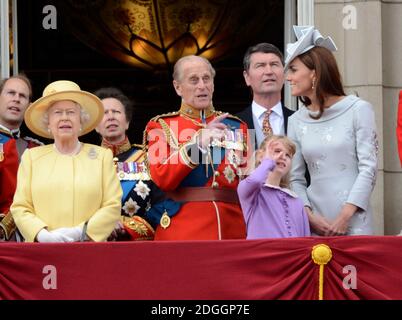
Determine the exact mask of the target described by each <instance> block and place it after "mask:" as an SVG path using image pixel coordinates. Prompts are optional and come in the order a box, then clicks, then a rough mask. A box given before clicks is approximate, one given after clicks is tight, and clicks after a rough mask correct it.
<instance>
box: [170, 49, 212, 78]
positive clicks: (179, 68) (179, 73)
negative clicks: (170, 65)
mask: <svg viewBox="0 0 402 320" xmlns="http://www.w3.org/2000/svg"><path fill="white" fill-rule="evenodd" d="M194 60H196V61H197V60H198V61H202V62H204V63H205V64H206V65H207V66H208V67H209V71H210V72H211V75H212V78H215V74H216V71H215V69H214V67H212V64H211V62H209V60H208V59H206V58H204V57H201V56H195V55H190V56H184V57H182V58H180V59H179V60H177V62H176V64H175V65H174V69H173V79H174V80H176V81H181V80H182V79H183V63H184V62H187V61H194Z"/></svg>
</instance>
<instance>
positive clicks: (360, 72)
mask: <svg viewBox="0 0 402 320" xmlns="http://www.w3.org/2000/svg"><path fill="white" fill-rule="evenodd" d="M314 4H315V6H314V14H315V25H316V27H317V28H318V29H319V30H320V31H321V33H322V34H323V35H330V36H331V37H332V38H333V39H334V41H335V43H336V45H337V47H338V51H337V52H335V57H336V59H337V61H338V65H339V68H340V72H341V74H342V77H343V83H344V85H345V89H346V93H353V94H357V95H358V96H359V97H361V98H362V99H364V100H367V101H369V102H370V103H371V104H372V105H373V106H374V110H375V113H376V124H377V131H378V141H379V167H378V169H379V170H378V176H377V183H376V187H375V190H374V192H373V196H372V201H371V204H372V206H373V211H374V226H375V234H376V235H382V234H384V190H387V192H389V193H394V191H393V190H390V189H384V162H385V161H384V152H385V154H386V155H387V157H391V158H395V148H394V149H393V150H391V148H392V147H391V146H390V139H391V140H395V134H394V131H395V125H394V123H395V121H394V119H395V117H393V118H392V119H391V117H392V116H391V115H390V114H389V110H391V109H392V108H394V109H395V102H391V101H390V100H388V94H387V95H386V96H384V95H385V92H386V89H384V88H383V81H384V80H383V47H382V45H383V41H384V39H383V37H384V32H383V31H382V24H383V20H384V19H385V20H387V19H388V17H384V15H382V14H381V13H382V5H381V1H379V0H378V1H376V0H374V1H334V0H330V1H328V0H327V1H325V0H316V1H315V3H314ZM383 6H387V5H386V4H384V5H383ZM390 11H392V9H391V10H390ZM399 13H401V12H399ZM392 14H393V16H394V17H395V18H394V19H392V22H391V21H387V23H386V24H387V25H388V24H389V25H390V26H391V25H393V26H394V28H393V32H394V33H398V34H399V39H402V38H401V30H402V28H401V21H397V16H398V15H397V13H392ZM399 17H401V15H399ZM398 26H399V30H398ZM390 36H391V35H389V37H390ZM387 37H388V35H387ZM396 37H397V36H396V35H395V41H396ZM384 54H386V55H388V54H389V53H385V52H384ZM399 57H401V55H400V56H399ZM400 60H401V59H400ZM394 63H396V61H395V60H394ZM399 66H400V62H399ZM394 70H397V68H396V65H395V68H394ZM394 72H395V71H394ZM384 76H385V74H384ZM401 78H402V74H399V80H401ZM399 83H401V82H399ZM384 91H385V92H384ZM395 91H396V90H395ZM395 96H396V95H395ZM389 103H391V104H392V103H393V104H392V106H391V107H392V108H390V106H389ZM383 106H386V109H387V110H384V108H383ZM384 116H385V117H388V119H389V121H390V122H392V126H391V125H390V124H388V123H387V121H385V122H384V121H383V118H384ZM384 123H385V124H386V125H387V126H388V127H386V126H384ZM384 128H386V129H384ZM384 130H386V132H384ZM388 131H392V133H393V136H392V138H391V137H390V136H389V135H390V134H388V133H387V132H388ZM384 135H387V136H386V137H384ZM388 136H389V137H388ZM384 138H385V140H384ZM395 159H396V158H395ZM388 161H389V159H387V160H386V163H387V168H388ZM387 180H388V178H387ZM400 182H401V181H400ZM401 188H402V186H400V187H399V191H400V192H399V196H401V195H402V192H401V191H402V189H401ZM394 190H395V189H394ZM391 199H395V200H396V194H395V195H394V196H391V194H387V200H386V201H390V200H391ZM389 208H390V204H387V210H386V217H385V219H386V220H387V221H388V220H389V219H392V217H395V216H396V215H397V212H396V210H395V209H396V208H393V211H390V210H389ZM399 221H400V222H402V217H401V219H400V220H399ZM399 221H398V227H396V228H394V229H388V228H387V233H395V231H396V230H397V229H398V228H400V226H402V223H399ZM398 232H399V231H398Z"/></svg>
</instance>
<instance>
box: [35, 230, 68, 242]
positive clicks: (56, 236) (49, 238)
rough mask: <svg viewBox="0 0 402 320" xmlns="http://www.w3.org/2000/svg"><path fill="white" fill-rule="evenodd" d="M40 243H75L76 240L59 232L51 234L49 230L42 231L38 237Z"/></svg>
mask: <svg viewBox="0 0 402 320" xmlns="http://www.w3.org/2000/svg"><path fill="white" fill-rule="evenodd" d="M36 239H37V240H38V242H73V241H74V239H72V238H70V237H68V236H65V235H64V234H61V233H58V232H49V231H47V229H42V230H41V231H39V233H38V234H37V235H36Z"/></svg>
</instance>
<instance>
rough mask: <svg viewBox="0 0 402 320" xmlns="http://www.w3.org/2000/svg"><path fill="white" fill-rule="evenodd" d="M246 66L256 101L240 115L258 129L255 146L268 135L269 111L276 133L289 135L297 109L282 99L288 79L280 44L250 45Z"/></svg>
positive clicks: (246, 73) (274, 132)
mask: <svg viewBox="0 0 402 320" xmlns="http://www.w3.org/2000/svg"><path fill="white" fill-rule="evenodd" d="M243 65H244V71H243V76H244V80H245V81H246V84H247V86H249V87H250V88H251V91H252V93H253V102H252V104H251V105H250V106H249V107H247V108H246V109H244V110H243V111H241V112H240V113H238V114H236V116H238V117H239V118H240V119H242V120H243V121H244V122H246V123H247V125H248V128H249V129H255V139H254V140H255V145H254V147H255V149H256V148H257V146H259V145H260V144H261V142H262V140H264V137H265V135H264V133H263V132H262V127H263V121H264V116H265V112H266V111H269V110H271V112H270V114H269V115H268V117H269V123H270V126H271V128H272V133H273V134H275V135H286V132H287V125H288V117H289V116H290V115H292V113H293V112H294V111H292V110H290V109H288V108H286V107H284V106H283V105H282V102H281V93H282V87H283V84H284V81H285V75H284V59H283V55H282V53H281V51H280V50H279V49H278V48H277V47H276V46H274V45H272V44H270V43H259V44H257V45H255V46H252V47H250V48H248V49H247V52H246V54H245V55H244V59H243ZM250 136H252V134H251V135H250Z"/></svg>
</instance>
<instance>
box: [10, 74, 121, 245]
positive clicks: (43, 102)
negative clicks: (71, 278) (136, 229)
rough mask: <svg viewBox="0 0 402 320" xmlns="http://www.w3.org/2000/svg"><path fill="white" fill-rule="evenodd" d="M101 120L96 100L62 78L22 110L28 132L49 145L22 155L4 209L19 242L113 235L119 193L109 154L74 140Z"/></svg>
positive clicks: (118, 216) (118, 204) (57, 240)
mask: <svg viewBox="0 0 402 320" xmlns="http://www.w3.org/2000/svg"><path fill="white" fill-rule="evenodd" d="M102 117H103V106H102V103H101V101H100V100H99V98H97V97H96V96H95V95H93V94H91V93H89V92H86V91H82V90H80V87H79V86H78V85H77V84H76V83H74V82H71V81H64V80H62V81H55V82H53V83H51V84H49V85H48V86H47V87H46V88H45V90H44V91H43V96H42V98H40V99H38V100H37V101H35V102H34V103H33V104H32V105H31V106H30V107H29V108H28V109H27V111H26V113H25V123H26V124H27V126H28V128H29V129H30V130H31V131H33V132H34V133H36V134H37V135H39V136H42V137H45V138H53V139H54V143H53V144H51V145H46V146H42V147H38V148H34V149H31V150H27V151H26V152H25V153H24V154H23V156H22V160H21V165H20V168H19V170H18V180H17V181H18V182H17V190H16V193H15V196H14V202H13V204H12V206H11V209H10V211H11V214H12V215H13V218H14V220H15V223H16V225H17V227H18V229H19V231H20V232H21V234H22V236H23V237H24V238H25V241H28V242H33V241H38V242H73V241H82V240H84V239H87V240H93V241H105V240H106V239H107V237H108V236H109V235H110V233H111V232H112V231H113V229H114V226H115V224H116V222H117V221H118V220H119V218H120V207H121V203H120V199H121V195H122V191H121V187H120V183H119V180H118V178H117V176H116V170H115V169H114V165H113V156H112V152H111V151H110V150H107V149H104V148H101V147H98V146H95V145H91V144H86V143H82V142H80V141H79V139H78V137H79V136H81V135H84V134H86V133H88V132H90V131H91V130H93V129H94V128H95V127H96V126H97V125H98V123H99V122H100V120H101V119H102Z"/></svg>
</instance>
